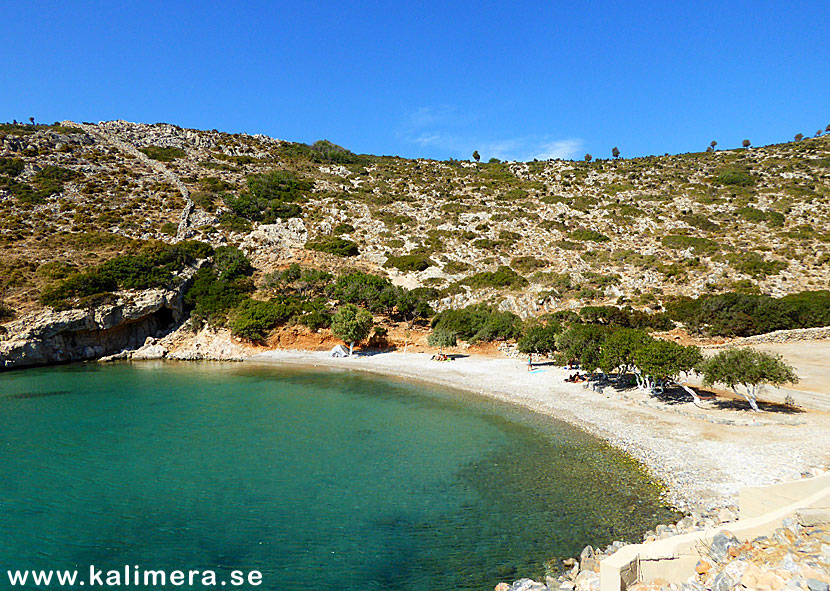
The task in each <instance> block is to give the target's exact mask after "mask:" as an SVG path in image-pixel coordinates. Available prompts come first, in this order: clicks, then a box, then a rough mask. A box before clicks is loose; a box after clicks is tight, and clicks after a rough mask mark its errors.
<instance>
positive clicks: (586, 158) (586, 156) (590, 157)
mask: <svg viewBox="0 0 830 591" xmlns="http://www.w3.org/2000/svg"><path fill="white" fill-rule="evenodd" d="M593 159H594V157H593V156H591V155H590V154H585V162H590V161H591V160H593Z"/></svg>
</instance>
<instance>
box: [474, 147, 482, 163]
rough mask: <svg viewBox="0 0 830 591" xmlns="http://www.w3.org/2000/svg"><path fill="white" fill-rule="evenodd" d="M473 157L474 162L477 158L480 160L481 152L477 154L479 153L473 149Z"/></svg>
mask: <svg viewBox="0 0 830 591" xmlns="http://www.w3.org/2000/svg"><path fill="white" fill-rule="evenodd" d="M473 159H474V160H475V161H476V162H478V161H479V160H481V154H479V153H478V150H475V151H474V152H473Z"/></svg>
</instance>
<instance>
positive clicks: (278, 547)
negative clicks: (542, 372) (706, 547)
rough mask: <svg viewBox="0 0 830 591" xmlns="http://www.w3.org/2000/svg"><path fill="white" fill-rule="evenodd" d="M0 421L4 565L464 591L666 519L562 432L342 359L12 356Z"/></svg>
mask: <svg viewBox="0 0 830 591" xmlns="http://www.w3.org/2000/svg"><path fill="white" fill-rule="evenodd" d="M0 421H2V423H0V466H1V467H2V479H0V514H2V520H1V521H0V540H2V542H0V568H2V572H4V573H5V570H7V569H64V568H70V569H72V568H78V569H79V570H81V571H84V570H86V569H88V568H89V565H91V564H92V565H95V566H96V567H97V568H103V569H122V570H123V568H124V565H133V566H140V568H142V569H166V570H168V571H172V570H188V569H200V570H214V571H216V572H217V576H218V578H219V579H220V580H221V579H226V580H230V575H231V571H234V570H241V571H246V572H247V571H250V570H259V571H261V572H262V584H261V585H260V586H259V587H256V588H258V589H285V588H293V587H295V586H302V587H303V588H304V589H308V590H320V591H323V590H326V591H327V590H332V591H333V590H335V589H337V590H342V589H361V590H398V589H400V590H407V591H410V590H411V591H426V590H428V589H470V590H472V589H476V590H482V589H492V588H493V586H494V585H495V584H496V583H497V582H499V581H501V580H512V579H514V578H519V577H521V576H530V577H542V576H543V573H544V569H545V563H546V561H549V560H551V559H555V558H556V557H565V556H573V555H577V554H578V553H579V551H580V550H581V549H582V547H583V546H584V545H585V544H588V543H592V544H594V545H604V544H607V543H610V542H611V541H613V540H635V539H637V538H639V537H640V535H641V534H642V532H643V531H645V530H646V529H648V528H651V527H654V526H655V525H656V524H658V523H664V522H667V521H670V520H671V519H672V517H673V516H674V514H673V512H672V511H671V509H669V508H668V507H666V506H664V505H663V504H662V503H661V501H660V497H659V492H660V490H659V487H658V486H657V485H656V484H655V483H653V482H652V481H651V480H650V479H649V478H648V475H647V474H646V473H645V472H644V471H643V470H642V468H641V467H640V466H639V465H638V464H637V463H636V462H634V461H633V460H631V459H630V458H629V457H628V456H626V455H625V454H623V453H621V452H619V451H618V450H615V449H613V448H612V447H610V446H608V445H607V444H605V443H604V442H602V441H601V440H599V439H597V438H595V437H593V436H590V435H588V434H586V433H585V432H583V431H580V430H579V429H576V428H574V427H572V426H570V425H567V424H565V423H563V422H560V421H556V420H553V419H550V418H548V417H543V416H540V415H536V414H534V413H531V412H529V411H525V410H523V409H520V408H516V407H513V406H510V405H506V404H503V403H499V402H495V401H491V400H489V399H486V398H482V397H479V396H474V395H468V394H465V393H462V392H458V391H453V390H446V389H442V388H439V387H436V386H425V385H423V384H420V383H413V382H404V381H398V380H392V379H387V378H381V377H375V376H370V375H364V374H361V373H359V372H355V371H343V370H309V369H301V368H296V369H285V368H282V367H275V366H261V365H249V364H223V363H182V364H176V363H150V362H148V363H136V364H118V365H94V364H84V365H68V366H61V367H50V368H39V369H29V370H22V371H17V372H10V373H5V374H0ZM120 588H125V589H131V588H133V587H129V586H124V587H120ZM135 588H141V587H135ZM246 588H247V587H246Z"/></svg>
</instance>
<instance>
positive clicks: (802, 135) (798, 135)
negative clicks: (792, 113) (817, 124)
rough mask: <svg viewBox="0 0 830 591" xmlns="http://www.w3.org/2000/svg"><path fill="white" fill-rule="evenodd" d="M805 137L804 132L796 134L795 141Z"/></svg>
mask: <svg viewBox="0 0 830 591" xmlns="http://www.w3.org/2000/svg"><path fill="white" fill-rule="evenodd" d="M803 139H804V134H803V133H797V134H795V141H797V142H800V141H801V140H803Z"/></svg>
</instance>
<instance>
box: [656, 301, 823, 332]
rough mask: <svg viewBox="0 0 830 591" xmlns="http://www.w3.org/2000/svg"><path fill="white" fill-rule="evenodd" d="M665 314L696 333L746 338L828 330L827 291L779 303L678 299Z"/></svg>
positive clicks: (667, 307)
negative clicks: (825, 327)
mask: <svg viewBox="0 0 830 591" xmlns="http://www.w3.org/2000/svg"><path fill="white" fill-rule="evenodd" d="M666 312H667V313H668V315H669V316H670V317H671V318H672V319H673V320H676V321H678V322H682V323H683V324H684V325H686V327H687V328H688V329H689V330H690V331H692V332H695V333H701V334H705V335H712V336H714V335H717V336H739V337H746V336H751V335H756V334H764V333H768V332H772V331H775V330H784V329H794V328H811V327H817V326H830V291H805V292H801V293H798V294H791V295H788V296H784V297H783V298H780V299H777V298H773V297H770V296H768V295H752V294H742V293H723V294H716V295H704V296H701V297H700V298H697V299H692V298H678V299H676V300H674V301H671V302H668V303H667V304H666Z"/></svg>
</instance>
